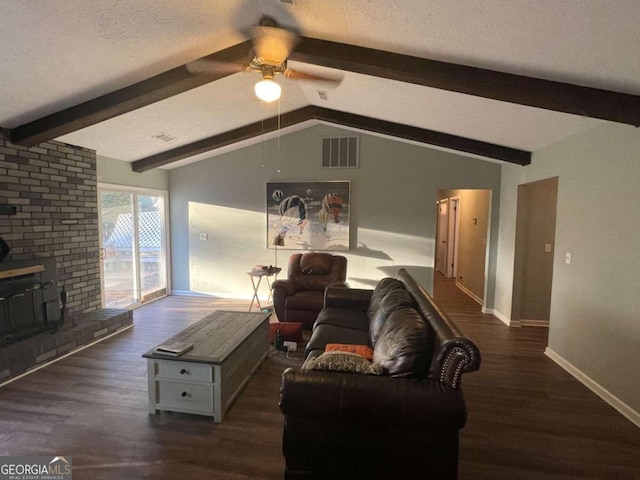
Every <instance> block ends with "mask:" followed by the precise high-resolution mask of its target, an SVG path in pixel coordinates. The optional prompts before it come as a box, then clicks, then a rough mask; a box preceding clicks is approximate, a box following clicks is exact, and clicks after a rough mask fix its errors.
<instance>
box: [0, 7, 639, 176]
mask: <svg viewBox="0 0 640 480" xmlns="http://www.w3.org/2000/svg"><path fill="white" fill-rule="evenodd" d="M639 12H640V9H638V8H637V4H636V2H635V0H616V1H614V2H597V1H580V2H576V1H568V0H567V1H565V0H558V1H554V2H543V1H530V0H504V1H496V0H461V1H456V2H451V1H446V0H433V1H429V0H398V1H390V0H350V1H348V2H345V1H340V0H323V1H320V0H316V1H314V0H287V1H280V0H261V1H260V0H251V1H248V0H247V1H243V0H236V1H231V0H228V1H213V0H209V1H206V0H102V1H100V2H98V1H95V2H94V1H91V2H87V1H86V0H64V1H59V2H58V1H56V2H38V3H37V4H34V3H33V2H22V1H17V0H16V1H0V38H1V39H2V44H3V48H2V49H1V50H0V71H1V72H2V78H3V81H2V82H0V101H1V103H0V105H1V107H0V135H1V136H3V137H5V138H7V139H10V140H11V141H12V142H13V143H16V144H19V145H25V146H32V145H35V144H37V143H40V142H43V141H47V140H50V139H58V140H60V141H64V142H67V143H71V144H75V145H80V146H84V147H87V148H91V149H95V150H96V151H97V152H98V154H99V155H103V156H106V157H111V158H116V159H119V160H124V161H127V162H131V163H132V169H133V170H135V171H139V172H142V171H145V170H148V169H151V168H157V167H162V168H174V167H176V166H180V165H184V164H185V163H189V162H193V161H197V160H199V159H202V158H207V157H210V156H212V155H215V154H216V153H219V152H222V151H226V150H227V149H229V148H233V146H234V145H242V144H243V142H246V141H248V140H251V139H254V140H255V139H258V140H259V139H260V138H264V134H265V133H266V132H269V131H273V130H275V129H281V131H282V132H287V131H290V130H291V129H294V128H303V127H306V126H309V125H313V124H315V123H319V122H324V123H332V124H336V125H342V126H344V127H346V128H350V129H355V130H363V131H368V132H374V133H376V134H382V135H390V136H394V137H397V138H400V139H406V140H409V141H412V142H420V143H423V144H425V145H429V146H434V147H435V148H445V149H450V150H455V151H458V152H461V153H463V154H468V155H473V156H476V157H479V158H487V159H493V160H500V161H506V162H512V163H517V164H523V165H524V164H527V163H529V161H530V156H531V152H534V151H536V150H537V149H540V148H543V147H545V146H547V145H550V144H552V143H554V142H556V141H559V140H561V139H563V138H566V137H568V136H571V135H574V134H576V133H578V132H580V131H584V130H586V129H589V128H592V127H594V126H595V125H598V124H599V123H601V122H605V121H612V122H620V123H625V124H630V125H635V126H638V125H640V61H638V58H640V29H638V25H639V24H640V21H639V20H640V13H639ZM262 15H269V16H271V17H273V18H275V19H276V20H277V21H278V23H279V24H280V25H281V26H282V27H284V28H287V29H290V30H292V31H295V32H297V33H298V34H299V35H301V42H300V43H299V44H298V45H297V47H296V48H295V50H294V52H293V53H292V55H291V56H290V61H289V65H290V66H292V67H295V68H296V69H298V70H301V71H304V72H309V73H319V74H332V75H337V76H339V77H341V78H342V82H341V83H340V84H339V85H338V86H335V87H327V86H326V85H325V84H322V83H320V82H313V81H309V82H300V81H294V80H289V79H286V78H282V77H277V81H278V82H279V83H280V84H281V85H282V88H283V93H282V98H281V100H280V101H279V102H274V103H273V104H263V103H262V102H260V101H259V100H257V99H256V98H255V96H254V94H253V84H254V83H255V82H256V81H257V80H258V74H257V73H253V72H252V73H235V74H218V75H211V74H196V73H193V72H192V71H191V70H189V69H188V68H187V67H186V66H185V64H187V63H189V62H191V61H193V60H195V59H198V58H200V57H204V56H208V57H209V58H210V59H213V60H217V61H224V62H233V63H241V62H243V61H245V60H246V59H247V57H248V55H249V50H250V49H251V41H250V38H251V27H252V26H254V25H256V24H257V23H258V21H259V19H260V18H261V16H262ZM319 91H324V92H325V94H324V95H323V97H325V98H324V99H323V98H321V96H320V95H319Z"/></svg>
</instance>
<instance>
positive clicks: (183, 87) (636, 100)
mask: <svg viewBox="0 0 640 480" xmlns="http://www.w3.org/2000/svg"><path fill="white" fill-rule="evenodd" d="M251 45H252V43H251V41H250V40H247V41H244V42H242V43H239V44H237V45H234V46H232V47H229V48H227V49H224V50H220V51H219V52H215V53H213V54H211V55H208V56H207V57H203V58H207V59H210V60H213V61H216V62H223V63H224V62H231V63H242V62H244V61H246V57H247V52H248V51H249V50H250V48H251ZM290 59H291V60H295V61H300V62H305V63H310V64H315V65H321V66H326V67H331V68H336V69H341V70H345V71H351V72H356V73H362V74H366V75H373V76H377V77H381V78H388V79H391V80H397V81H402V82H408V83H414V84H417V85H424V86H428V87H433V88H438V89H443V90H448V91H453V92H459V93H465V94H469V95H475V96H480V97H484V98H491V99H494V100H500V101H505V102H510V103H516V104H520V105H527V106H531V107H537V108H543V109H548V110H554V111H558V112H564V113H570V114H574V115H581V116H587V117H593V118H599V119H603V120H609V121H613V122H619V123H626V124H631V125H636V126H639V125H640V96H638V95H631V94H625V93H619V92H613V91H608V90H601V89H597V88H590V87H582V86H578V85H572V84H568V83H562V82H555V81H550V80H543V79H539V78H533V77H526V76H522V75H514V74H509V73H503V72H498V71H494V70H486V69H482V68H476V67H469V66H465V65H457V64H453V63H446V62H440V61H436V60H429V59H425V58H419V57H413V56H409V55H401V54H397V53H392V52H386V51H382V50H375V49H371V48H364V47H359V46H355V45H348V44H342V43H336V42H330V41H327V40H319V39H315V38H309V37H302V41H301V43H300V44H299V45H298V46H297V47H296V49H295V51H294V52H293V53H292V54H291V56H290ZM229 74H230V73H219V74H216V75H209V74H193V73H191V72H190V71H189V70H188V69H187V67H186V65H183V66H180V67H177V68H174V69H172V70H169V71H167V72H164V73H161V74H159V75H156V76H154V77H151V78H149V79H147V80H143V81H141V82H138V83H136V84H134V85H131V86H129V87H125V88H122V89H120V90H117V91H115V92H111V93H108V94H106V95H102V96H100V97H97V98H95V99H93V100H88V101H86V102H84V103H81V104H79V105H76V106H74V107H70V108H67V109H65V110H61V111H59V112H56V113H52V114H50V115H47V116H46V117H43V118H40V119H37V120H34V121H32V122H29V123H26V124H24V125H20V126H18V127H15V128H12V129H5V131H4V133H3V136H5V137H6V136H9V137H10V138H11V141H12V142H13V143H15V144H17V145H23V146H33V145H35V144H38V143H41V142H44V141H48V140H51V139H53V138H57V137H60V136H62V135H65V134H67V133H70V132H73V131H76V130H80V129H82V128H86V127H88V126H91V125H94V124H97V123H100V122H103V121H105V120H108V119H110V118H113V117H116V116H118V115H122V114H124V113H127V112H130V111H133V110H135V109H138V108H142V107H145V106H147V105H150V104H152V103H155V102H157V101H160V100H163V99H166V98H168V97H171V96H173V95H177V94H180V93H183V92H185V91H187V90H190V89H192V88H196V87H199V86H201V85H204V84H206V83H209V82H212V81H214V80H217V79H220V78H223V77H225V76H227V75H229Z"/></svg>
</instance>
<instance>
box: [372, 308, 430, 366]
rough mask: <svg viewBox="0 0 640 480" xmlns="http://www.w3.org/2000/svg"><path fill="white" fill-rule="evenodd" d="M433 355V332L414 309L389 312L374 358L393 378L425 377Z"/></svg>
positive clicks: (374, 351)
mask: <svg viewBox="0 0 640 480" xmlns="http://www.w3.org/2000/svg"><path fill="white" fill-rule="evenodd" d="M432 355H433V333H432V332H431V329H430V328H429V327H428V326H427V324H426V323H425V322H424V320H423V319H422V316H421V315H420V314H419V313H418V312H417V311H416V310H415V309H413V308H406V307H404V308H400V309H398V310H396V311H395V312H393V313H392V314H391V315H389V318H387V321H386V322H385V324H384V326H383V327H382V329H381V331H380V336H379V337H378V340H377V342H376V345H375V348H374V350H373V361H374V362H375V363H378V364H380V365H382V367H383V368H384V370H385V372H387V373H388V374H389V375H390V376H392V377H421V378H426V375H427V372H428V369H429V365H430V363H431V357H432Z"/></svg>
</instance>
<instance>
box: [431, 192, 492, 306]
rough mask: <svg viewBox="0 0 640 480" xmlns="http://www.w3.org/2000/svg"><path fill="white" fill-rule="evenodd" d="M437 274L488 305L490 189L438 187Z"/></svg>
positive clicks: (482, 303) (435, 253) (481, 303)
mask: <svg viewBox="0 0 640 480" xmlns="http://www.w3.org/2000/svg"><path fill="white" fill-rule="evenodd" d="M437 208H438V211H437V221H436V249H435V252H434V256H435V261H434V263H435V268H434V271H435V272H434V273H435V274H436V275H440V274H441V275H442V276H444V277H445V278H454V279H455V285H456V287H458V288H459V289H460V290H462V291H463V292H464V293H466V294H467V295H468V296H470V297H471V298H472V299H473V300H475V301H476V302H478V303H479V304H480V305H482V306H484V305H485V295H486V282H487V272H486V268H487V256H488V245H489V242H488V238H489V230H490V217H491V190H485V189H478V190H476V189H456V190H438V198H437Z"/></svg>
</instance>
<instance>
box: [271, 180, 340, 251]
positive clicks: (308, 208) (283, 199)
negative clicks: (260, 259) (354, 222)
mask: <svg viewBox="0 0 640 480" xmlns="http://www.w3.org/2000/svg"><path fill="white" fill-rule="evenodd" d="M350 203H351V182H350V181H336V182H333V181H332V182H274V183H267V248H274V244H275V243H277V246H279V247H280V248H285V249H291V250H349V210H350V208H349V207H350Z"/></svg>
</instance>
